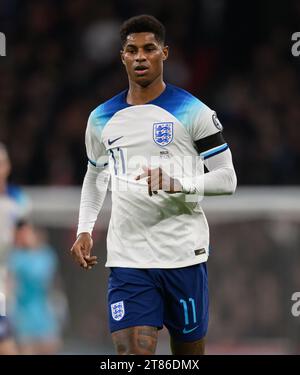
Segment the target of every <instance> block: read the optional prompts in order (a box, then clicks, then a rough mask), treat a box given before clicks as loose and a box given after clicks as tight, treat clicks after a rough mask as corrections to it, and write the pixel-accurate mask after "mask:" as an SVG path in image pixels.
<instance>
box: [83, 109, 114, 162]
mask: <svg viewBox="0 0 300 375" xmlns="http://www.w3.org/2000/svg"><path fill="white" fill-rule="evenodd" d="M85 146H86V153H87V157H88V160H89V162H90V163H91V164H92V165H93V166H95V167H99V168H104V167H106V166H107V165H108V155H107V152H106V149H105V146H104V144H103V142H102V127H101V126H99V125H98V124H97V120H96V118H95V115H94V112H92V113H91V114H90V116H89V119H88V123H87V128H86V132H85Z"/></svg>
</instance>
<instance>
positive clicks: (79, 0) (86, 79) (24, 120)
mask: <svg viewBox="0 0 300 375" xmlns="http://www.w3.org/2000/svg"><path fill="white" fill-rule="evenodd" d="M140 13H150V14H153V15H155V16H156V17H158V18H159V19H160V20H161V21H162V22H163V23H164V24H165V26H166V28H167V43H168V44H169V46H170V59H169V61H168V62H167V64H166V66H165V71H166V81H168V82H170V83H173V84H175V85H179V86H181V87H183V88H185V89H187V90H190V91H191V92H192V93H193V94H195V95H196V96H197V97H199V98H200V99H201V100H203V101H204V102H205V103H206V104H208V105H209V106H210V107H211V108H213V109H215V110H216V111H217V113H218V116H219V119H220V120H221V122H222V123H223V125H224V128H225V136H226V139H227V141H228V142H229V143H230V145H231V148H232V150H233V155H234V161H235V166H236V169H237V173H238V176H239V184H248V185H249V184H255V185H257V184H272V185H273V184H297V183H299V182H300V174H299V173H298V167H297V166H298V164H299V161H300V146H299V145H300V131H299V127H298V123H299V120H300V107H299V97H300V87H299V86H300V85H299V82H300V80H299V64H300V62H299V59H297V58H295V57H293V56H292V54H291V45H292V42H291V34H292V32H294V31H297V26H298V24H299V18H300V4H299V2H298V1H289V2H282V1H281V2H273V1H270V0H264V1H243V2H238V1H225V0H214V1H208V0H189V1H181V0H166V1H163V2H154V1H146V0H127V1H121V0H115V1H109V0H101V1H97V0H90V1H85V0H65V1H59V0H39V1H35V0H29V1H21V0H9V1H8V0H7V1H5V0H2V1H1V7H0V25H1V31H2V32H5V34H6V37H7V57H6V58H2V59H1V62H0V82H1V91H0V125H1V127H0V140H2V142H5V143H6V144H7V146H8V148H9V151H10V155H11V158H12V162H13V165H14V171H13V174H12V178H13V180H14V181H15V182H17V183H21V184H34V185H44V184H45V185H46V184H47V185H49V184H50V185H72V184H80V183H81V182H82V178H83V175H84V172H85V166H86V157H85V149H84V142H83V140H84V131H85V126H86V120H87V117H88V114H89V112H90V111H91V110H92V109H93V108H95V107H96V106H97V105H98V104H99V103H101V102H103V101H105V100H107V99H108V98H110V97H111V96H113V95H114V94H116V93H117V92H119V91H120V90H123V89H124V88H125V87H126V84H127V81H126V75H125V71H124V69H123V66H122V65H121V64H120V59H119V50H120V41H119V26H120V24H121V22H122V21H123V20H125V19H126V18H128V17H130V16H132V15H135V14H140Z"/></svg>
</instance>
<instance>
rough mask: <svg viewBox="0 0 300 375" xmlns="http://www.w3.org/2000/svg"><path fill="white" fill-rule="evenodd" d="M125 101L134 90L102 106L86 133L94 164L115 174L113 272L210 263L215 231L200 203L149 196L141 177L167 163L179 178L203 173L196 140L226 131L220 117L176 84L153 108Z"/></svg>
mask: <svg viewBox="0 0 300 375" xmlns="http://www.w3.org/2000/svg"><path fill="white" fill-rule="evenodd" d="M126 96H127V90H126V91H123V92H121V93H120V94H118V95H117V96H115V97H113V98H112V99H110V100H108V101H107V102H105V103H104V104H102V105H100V106H99V107H97V108H96V109H95V110H94V111H93V112H92V113H91V115H90V117H89V121H88V126H87V130H86V148H87V155H88V159H89V162H90V163H91V164H93V165H94V166H96V167H98V168H108V169H109V170H110V176H111V190H112V212H111V220H110V224H109V229H108V235H107V262H106V266H107V267H132V268H177V267H185V266H190V265H193V264H197V263H201V262H205V261H206V260H207V258H208V253H209V228H208V224H207V221H206V218H205V215H204V212H203V210H202V208H201V206H200V205H199V201H197V199H187V198H188V197H189V198H190V196H189V195H186V194H184V193H176V194H168V193H166V192H163V191H159V192H158V194H156V195H153V196H151V197H150V196H149V195H148V188H147V183H146V179H142V180H140V181H137V180H135V177H136V176H138V175H139V174H141V173H143V169H142V166H148V167H155V166H159V165H160V166H161V167H162V168H164V169H165V170H166V172H168V173H169V174H170V175H172V176H174V177H180V176H182V175H185V176H193V175H194V173H195V170H197V173H198V174H199V173H203V162H202V161H201V160H200V162H199V155H198V153H197V151H196V148H195V144H194V142H195V141H199V140H201V139H203V138H206V137H208V136H210V135H212V134H215V133H217V132H220V130H222V128H221V125H220V123H219V122H218V120H217V118H216V115H215V112H214V111H212V110H211V109H209V108H208V107H207V106H206V105H205V104H203V103H202V102H201V101H200V100H198V99H197V98H195V97H194V96H193V95H191V94H189V93H188V92H186V91H185V90H182V89H180V88H177V87H175V86H173V85H169V84H168V85H167V86H166V88H165V90H164V91H163V93H162V94H161V95H160V96H159V97H157V98H156V99H154V100H153V101H151V102H148V103H147V104H143V105H130V104H128V103H127V102H126ZM195 160H196V162H195ZM99 188H101V186H99ZM194 198H195V196H194Z"/></svg>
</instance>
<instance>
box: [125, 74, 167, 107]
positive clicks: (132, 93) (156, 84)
mask: <svg viewBox="0 0 300 375" xmlns="http://www.w3.org/2000/svg"><path fill="white" fill-rule="evenodd" d="M165 88H166V84H165V83H164V81H163V80H162V77H161V76H159V77H158V78H157V79H156V80H154V81H153V82H151V83H150V84H149V85H148V86H146V87H143V86H141V85H139V84H137V83H136V82H133V81H129V90H128V94H127V103H128V104H132V105H138V104H145V103H148V102H150V101H151V100H153V99H155V98H157V97H158V96H159V95H160V94H161V93H162V92H163V91H164V89H165Z"/></svg>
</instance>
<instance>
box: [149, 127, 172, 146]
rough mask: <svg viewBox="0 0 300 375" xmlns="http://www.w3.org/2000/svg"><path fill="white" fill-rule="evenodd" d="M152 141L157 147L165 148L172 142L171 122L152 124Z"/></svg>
mask: <svg viewBox="0 0 300 375" xmlns="http://www.w3.org/2000/svg"><path fill="white" fill-rule="evenodd" d="M153 140H154V142H155V143H156V144H158V145H159V146H166V145H168V144H169V143H171V142H172V140H173V122H157V123H155V124H153Z"/></svg>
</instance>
